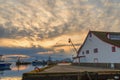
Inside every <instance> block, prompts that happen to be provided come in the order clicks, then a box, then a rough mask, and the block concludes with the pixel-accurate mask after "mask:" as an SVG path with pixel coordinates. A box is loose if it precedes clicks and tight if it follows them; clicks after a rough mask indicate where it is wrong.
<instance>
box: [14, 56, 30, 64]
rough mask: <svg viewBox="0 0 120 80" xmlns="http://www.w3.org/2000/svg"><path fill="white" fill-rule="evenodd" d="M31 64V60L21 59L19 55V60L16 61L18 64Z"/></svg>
mask: <svg viewBox="0 0 120 80" xmlns="http://www.w3.org/2000/svg"><path fill="white" fill-rule="evenodd" d="M29 64H31V62H28V61H22V60H21V59H20V57H18V60H17V62H16V65H29Z"/></svg>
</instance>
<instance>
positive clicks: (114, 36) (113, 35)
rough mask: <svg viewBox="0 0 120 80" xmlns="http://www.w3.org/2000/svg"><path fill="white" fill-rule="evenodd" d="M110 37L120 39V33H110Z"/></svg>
mask: <svg viewBox="0 0 120 80" xmlns="http://www.w3.org/2000/svg"><path fill="white" fill-rule="evenodd" d="M109 39H111V40H120V34H109Z"/></svg>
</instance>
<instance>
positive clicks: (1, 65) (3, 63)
mask: <svg viewBox="0 0 120 80" xmlns="http://www.w3.org/2000/svg"><path fill="white" fill-rule="evenodd" d="M2 56H3V55H0V69H10V65H11V63H9V62H6V61H4V60H2Z"/></svg>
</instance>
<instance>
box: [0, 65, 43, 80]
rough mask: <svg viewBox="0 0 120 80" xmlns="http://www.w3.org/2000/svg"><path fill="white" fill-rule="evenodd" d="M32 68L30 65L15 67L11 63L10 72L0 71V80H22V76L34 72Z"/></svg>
mask: <svg viewBox="0 0 120 80" xmlns="http://www.w3.org/2000/svg"><path fill="white" fill-rule="evenodd" d="M38 67H42V66H38ZM34 68H35V66H32V65H19V66H16V65H15V63H13V64H12V65H11V69H10V70H0V80H22V74H23V73H25V72H29V71H31V70H34Z"/></svg>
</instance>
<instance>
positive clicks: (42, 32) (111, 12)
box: [0, 0, 120, 59]
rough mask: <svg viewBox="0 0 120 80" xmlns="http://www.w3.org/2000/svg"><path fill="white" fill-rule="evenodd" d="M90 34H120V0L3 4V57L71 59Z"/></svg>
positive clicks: (2, 1) (19, 0)
mask: <svg viewBox="0 0 120 80" xmlns="http://www.w3.org/2000/svg"><path fill="white" fill-rule="evenodd" d="M89 30H91V31H108V32H110V31H113V32H120V0H0V54H4V55H9V56H11V55H12V56H13V55H14V56H17V55H20V56H27V57H31V58H32V57H36V56H37V57H39V58H42V59H44V58H47V57H48V56H52V57H53V58H55V59H58V58H65V57H72V56H73V55H76V53H75V51H74V50H73V47H72V46H71V44H69V43H68V39H69V38H71V40H72V42H73V43H74V45H75V47H76V48H77V49H79V47H80V46H81V44H82V43H83V41H84V39H85V37H86V35H87V33H88V31H89Z"/></svg>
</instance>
